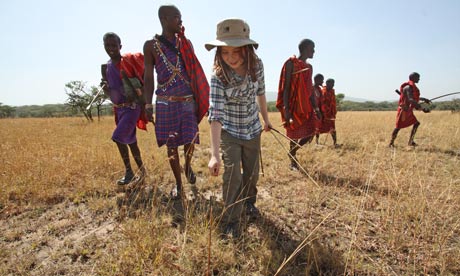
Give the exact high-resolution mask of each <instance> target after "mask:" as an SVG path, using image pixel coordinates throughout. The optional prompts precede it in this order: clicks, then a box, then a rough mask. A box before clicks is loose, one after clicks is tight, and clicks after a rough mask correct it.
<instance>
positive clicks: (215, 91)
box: [208, 75, 225, 125]
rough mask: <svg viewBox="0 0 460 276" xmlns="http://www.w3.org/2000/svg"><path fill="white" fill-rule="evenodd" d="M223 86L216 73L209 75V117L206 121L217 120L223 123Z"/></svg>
mask: <svg viewBox="0 0 460 276" xmlns="http://www.w3.org/2000/svg"><path fill="white" fill-rule="evenodd" d="M224 104H225V97H224V87H223V85H222V82H221V81H220V80H219V79H218V78H217V76H216V75H212V76H211V92H210V97H209V117H208V121H209V122H212V121H218V122H220V123H221V124H222V125H223V123H224V116H225V114H224Z"/></svg>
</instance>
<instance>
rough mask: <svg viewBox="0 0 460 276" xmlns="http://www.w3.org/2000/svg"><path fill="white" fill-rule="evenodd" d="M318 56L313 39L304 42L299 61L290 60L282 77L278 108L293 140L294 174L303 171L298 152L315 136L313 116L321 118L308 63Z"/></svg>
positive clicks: (290, 156)
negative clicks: (315, 55) (299, 164)
mask: <svg viewBox="0 0 460 276" xmlns="http://www.w3.org/2000/svg"><path fill="white" fill-rule="evenodd" d="M314 53H315V43H314V42H313V41H312V40H310V39H304V40H302V41H301V42H300V43H299V57H296V56H292V57H290V58H289V59H288V60H287V61H286V62H285V63H284V65H283V68H282V70H281V75H280V81H279V86H278V98H277V100H276V107H277V108H278V110H279V111H280V113H281V120H282V121H283V125H284V128H285V129H286V135H287V136H288V137H289V138H290V139H292V140H293V141H290V144H289V146H290V150H289V159H290V160H291V164H290V169H291V170H298V169H299V167H298V161H297V158H296V152H297V150H298V149H299V148H300V146H302V145H304V144H306V143H307V142H310V141H311V139H312V137H313V135H314V134H315V124H314V119H313V116H314V114H313V112H315V113H316V114H317V115H319V114H320V113H319V109H318V107H317V106H316V102H315V99H314V95H313V84H312V79H311V78H312V74H313V67H312V65H311V64H309V63H308V62H307V59H308V58H313V54H314ZM319 116H320V115H319Z"/></svg>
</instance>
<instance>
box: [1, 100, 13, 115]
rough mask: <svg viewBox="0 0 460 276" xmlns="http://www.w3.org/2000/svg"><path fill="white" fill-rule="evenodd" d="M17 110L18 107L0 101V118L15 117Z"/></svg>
mask: <svg viewBox="0 0 460 276" xmlns="http://www.w3.org/2000/svg"><path fill="white" fill-rule="evenodd" d="M15 112H16V108H14V107H12V106H9V105H3V103H0V118H7V117H13V116H14V113H15Z"/></svg>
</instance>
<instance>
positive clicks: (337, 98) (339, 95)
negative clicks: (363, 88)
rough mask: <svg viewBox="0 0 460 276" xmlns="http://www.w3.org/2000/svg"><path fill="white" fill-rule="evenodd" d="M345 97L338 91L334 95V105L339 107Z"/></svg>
mask: <svg viewBox="0 0 460 276" xmlns="http://www.w3.org/2000/svg"><path fill="white" fill-rule="evenodd" d="M344 98H345V94H343V93H339V94H337V95H335V102H336V105H337V107H338V108H339V109H340V107H341V105H342V102H343V99H344Z"/></svg>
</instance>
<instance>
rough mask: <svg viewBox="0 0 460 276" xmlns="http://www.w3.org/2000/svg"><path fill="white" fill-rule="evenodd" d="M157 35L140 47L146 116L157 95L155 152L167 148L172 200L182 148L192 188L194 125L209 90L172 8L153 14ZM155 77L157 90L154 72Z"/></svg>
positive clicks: (177, 189) (177, 13)
mask: <svg viewBox="0 0 460 276" xmlns="http://www.w3.org/2000/svg"><path fill="white" fill-rule="evenodd" d="M158 17H159V19H160V22H161V27H162V34H161V35H155V37H154V38H153V39H151V40H148V41H146V42H145V44H144V56H145V75H144V81H145V94H146V103H147V104H146V111H147V115H148V117H149V118H152V116H153V114H152V113H153V108H152V104H151V103H152V98H153V93H154V92H155V94H156V103H155V110H156V120H155V134H156V139H157V144H158V146H159V147H161V146H163V145H166V147H167V154H168V159H169V165H170V166H171V170H172V172H173V174H174V178H175V182H176V183H175V185H174V186H173V188H172V189H171V193H170V194H171V197H172V198H173V199H178V198H180V196H181V192H182V178H181V166H180V160H179V152H178V147H179V146H182V145H183V146H184V158H185V165H184V172H185V177H186V179H187V181H188V182H189V183H190V184H195V182H196V175H195V173H194V172H193V170H192V166H191V160H192V156H193V151H194V148H195V146H194V144H198V143H199V141H200V140H199V136H198V134H199V133H198V124H199V122H200V121H201V119H202V118H203V116H204V114H205V113H206V112H207V110H208V107H209V85H208V82H207V79H206V76H205V74H204V72H203V69H202V68H201V65H200V62H199V61H198V59H197V58H196V56H195V53H194V51H193V48H192V45H191V43H190V41H189V40H188V39H187V38H186V37H185V36H184V29H183V26H182V16H181V13H180V11H179V9H178V8H176V7H175V6H161V7H160V8H159V10H158ZM154 69H155V71H156V74H157V84H158V85H157V87H156V90H155V81H154V78H153V71H154Z"/></svg>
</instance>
